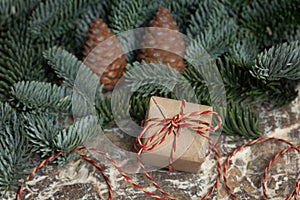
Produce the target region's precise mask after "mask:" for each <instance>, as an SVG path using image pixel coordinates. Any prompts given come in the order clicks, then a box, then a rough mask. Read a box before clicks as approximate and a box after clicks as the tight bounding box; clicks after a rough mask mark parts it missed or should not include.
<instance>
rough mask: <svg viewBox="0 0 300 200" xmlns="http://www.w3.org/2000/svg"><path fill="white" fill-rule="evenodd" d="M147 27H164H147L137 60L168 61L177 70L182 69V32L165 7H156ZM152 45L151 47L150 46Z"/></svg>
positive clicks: (183, 45) (183, 49)
mask: <svg viewBox="0 0 300 200" xmlns="http://www.w3.org/2000/svg"><path fill="white" fill-rule="evenodd" d="M149 27H159V28H165V29H151V28H149V29H147V31H146V33H145V36H144V38H143V43H142V47H143V49H142V50H141V52H140V54H139V55H138V60H140V61H141V60H144V61H146V62H148V63H150V62H153V63H157V62H159V61H162V63H164V64H167V63H169V64H170V66H171V67H173V68H174V69H176V70H177V71H182V70H183V69H184V60H183V57H184V51H185V44H184V40H183V37H182V34H181V33H180V32H179V29H178V27H177V25H176V22H175V21H174V20H173V17H172V15H171V14H170V12H169V11H168V9H167V8H158V11H157V13H156V16H155V17H154V19H153V20H152V21H151V22H150V23H149ZM151 47H152V48H151Z"/></svg>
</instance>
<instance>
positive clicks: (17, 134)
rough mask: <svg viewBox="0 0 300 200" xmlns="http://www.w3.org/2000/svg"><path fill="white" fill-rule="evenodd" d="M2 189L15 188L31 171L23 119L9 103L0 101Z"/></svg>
mask: <svg viewBox="0 0 300 200" xmlns="http://www.w3.org/2000/svg"><path fill="white" fill-rule="evenodd" d="M0 118H1V119H0V158H1V159H0V190H2V191H7V190H15V189H17V188H18V187H19V186H20V182H19V180H20V179H21V178H24V177H25V175H26V174H27V173H28V172H29V167H30V162H29V156H30V155H29V154H28V153H26V151H27V150H28V146H27V139H26V137H25V131H24V128H23V127H24V125H23V124H22V122H23V121H21V120H20V119H19V117H18V116H17V113H16V112H15V110H14V109H13V108H12V107H11V106H9V104H8V103H1V102H0Z"/></svg>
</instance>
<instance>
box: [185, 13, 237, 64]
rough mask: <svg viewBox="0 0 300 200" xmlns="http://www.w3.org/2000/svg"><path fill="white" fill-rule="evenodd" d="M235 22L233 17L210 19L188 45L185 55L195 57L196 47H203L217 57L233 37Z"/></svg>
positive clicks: (224, 50) (196, 55) (225, 49)
mask: <svg viewBox="0 0 300 200" xmlns="http://www.w3.org/2000/svg"><path fill="white" fill-rule="evenodd" d="M237 28H238V27H237V24H236V22H235V20H234V19H233V18H222V19H220V21H217V20H211V21H210V22H209V23H208V25H207V26H206V27H205V28H204V29H203V30H202V32H200V33H199V34H198V35H197V36H196V37H195V39H194V40H193V41H192V42H191V43H190V44H189V45H188V47H187V49H186V55H187V57H188V58H193V59H196V58H197V57H198V56H199V55H198V54H197V53H198V50H197V49H203V47H204V48H205V50H206V51H207V52H208V53H209V54H210V55H211V56H212V57H218V56H220V55H221V54H223V53H224V52H226V51H227V49H228V47H229V46H230V43H231V42H232V41H233V40H234V39H235V38H234V36H235V34H234V33H235V32H236V31H237Z"/></svg>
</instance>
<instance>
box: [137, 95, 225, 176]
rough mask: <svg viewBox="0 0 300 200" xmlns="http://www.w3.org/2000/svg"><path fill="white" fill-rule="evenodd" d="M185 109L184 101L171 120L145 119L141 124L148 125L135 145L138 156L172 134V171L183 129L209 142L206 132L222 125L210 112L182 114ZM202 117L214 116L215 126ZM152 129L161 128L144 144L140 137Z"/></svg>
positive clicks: (170, 164) (170, 160) (170, 163)
mask: <svg viewBox="0 0 300 200" xmlns="http://www.w3.org/2000/svg"><path fill="white" fill-rule="evenodd" d="M185 107H186V101H185V100H182V102H181V109H180V110H181V111H180V113H179V114H177V115H175V116H174V117H172V118H148V119H145V120H144V122H143V123H146V122H147V123H148V125H147V126H146V127H145V128H144V129H143V130H142V131H141V132H140V133H139V135H138V137H137V144H138V147H139V150H138V155H140V154H141V153H143V152H145V151H151V150H153V149H155V148H156V147H157V146H158V145H160V144H162V143H163V142H165V141H166V139H167V137H168V136H170V135H171V134H172V133H173V134H174V136H175V137H174V141H173V146H172V149H171V153H170V154H171V155H170V159H169V170H170V171H174V169H173V166H172V163H173V162H174V154H175V152H176V146H177V139H178V137H179V136H180V135H181V132H182V129H183V128H186V127H188V128H190V129H191V130H193V131H195V132H196V133H198V134H201V135H202V136H204V137H206V138H207V139H209V140H211V139H210V138H209V136H208V135H207V132H210V131H215V130H217V129H219V128H220V126H221V125H222V119H221V116H220V115H219V114H218V113H216V112H213V111H211V110H205V111H195V112H190V113H184V110H185ZM203 115H214V116H216V117H217V119H218V123H217V125H216V126H212V125H211V124H210V123H208V122H205V121H203V120H201V119H200V117H201V116H203ZM154 127H162V128H161V129H159V130H158V131H156V132H155V133H154V134H153V135H152V136H151V137H150V138H149V139H148V140H147V141H146V142H144V143H143V141H142V137H143V135H145V133H146V132H148V131H150V130H151V129H153V128H154Z"/></svg>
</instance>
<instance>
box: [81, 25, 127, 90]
mask: <svg viewBox="0 0 300 200" xmlns="http://www.w3.org/2000/svg"><path fill="white" fill-rule="evenodd" d="M83 48H84V52H83V55H84V62H85V64H86V65H87V66H88V67H89V68H90V69H91V70H92V71H93V72H94V73H95V74H97V75H98V76H99V79H100V83H101V84H104V87H103V89H104V91H108V90H113V88H114V87H115V85H116V84H117V82H118V80H119V79H120V78H121V77H122V75H123V73H124V72H125V67H126V58H125V55H124V52H123V50H122V47H121V46H120V44H119V42H118V40H117V38H116V36H115V35H114V34H113V33H112V32H111V31H110V30H109V28H108V26H107V24H106V23H105V22H104V21H103V20H102V19H94V20H93V22H92V24H91V25H90V28H89V33H88V36H87V39H86V42H85V44H84V46H83Z"/></svg>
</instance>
